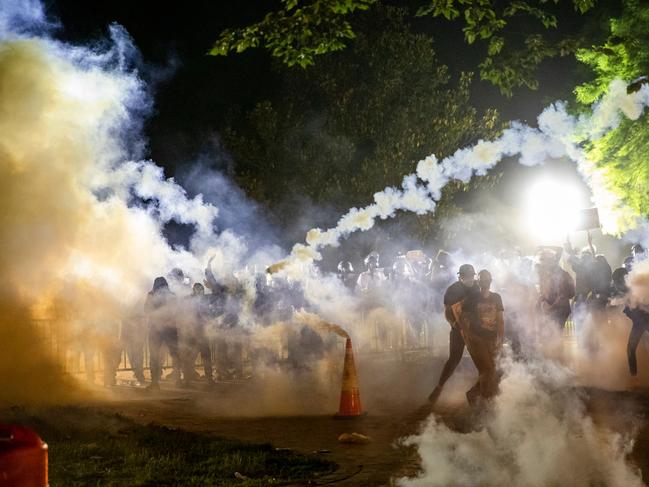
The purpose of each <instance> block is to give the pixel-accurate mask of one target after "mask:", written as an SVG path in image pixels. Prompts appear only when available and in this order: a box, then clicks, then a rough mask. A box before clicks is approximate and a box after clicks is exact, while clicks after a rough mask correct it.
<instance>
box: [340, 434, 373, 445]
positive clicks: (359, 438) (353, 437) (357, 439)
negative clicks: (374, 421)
mask: <svg viewBox="0 0 649 487" xmlns="http://www.w3.org/2000/svg"><path fill="white" fill-rule="evenodd" d="M338 441H339V442H340V443H352V444H356V445H364V444H366V443H369V442H370V441H372V438H370V437H369V436H366V435H362V434H360V433H356V432H354V433H343V434H341V435H340V436H339V437H338Z"/></svg>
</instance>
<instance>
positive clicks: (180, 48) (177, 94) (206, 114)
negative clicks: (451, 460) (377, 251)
mask: <svg viewBox="0 0 649 487" xmlns="http://www.w3.org/2000/svg"><path fill="white" fill-rule="evenodd" d="M392 3H393V4H394V5H399V6H406V7H409V8H411V9H412V11H414V8H413V5H418V4H419V3H417V2H392ZM46 5H47V8H48V11H49V12H50V13H51V14H53V15H55V16H56V17H58V18H59V19H60V21H61V25H62V29H61V30H59V32H58V33H57V36H58V37H59V38H61V39H65V40H70V41H73V42H82V43H88V42H90V43H91V42H97V41H98V40H99V39H101V38H102V37H105V35H106V29H107V26H108V25H109V24H110V23H112V22H117V23H119V24H121V25H122V26H124V27H125V28H126V30H127V31H128V32H129V33H130V35H131V36H132V37H133V39H134V41H135V44H136V46H137V47H138V49H140V51H141V53H142V56H143V61H144V63H145V64H146V65H148V67H149V68H150V72H149V73H148V77H149V80H150V81H153V83H152V86H153V87H154V97H155V106H154V112H153V113H152V114H151V116H150V117H149V119H148V121H147V124H146V135H147V137H148V138H149V143H150V145H149V147H150V154H149V156H150V157H151V158H153V159H154V160H156V161H157V162H158V164H160V165H162V166H163V167H165V169H166V171H167V173H169V175H173V173H174V171H175V168H176V166H177V165H179V164H182V163H184V162H186V160H187V159H188V158H191V157H193V156H194V155H195V154H196V153H197V152H198V151H200V148H201V146H202V145H203V144H205V142H206V140H208V139H209V138H210V137H211V136H213V135H214V134H217V133H218V128H219V125H220V123H221V122H222V121H223V117H224V115H225V113H227V111H228V110H229V109H231V108H232V107H235V106H236V107H241V108H243V109H245V108H249V107H251V106H254V104H255V103H256V102H257V101H259V100H262V99H265V98H268V97H269V96H272V94H273V92H274V91H275V90H277V89H278V79H277V76H276V74H274V72H273V71H272V70H271V65H272V63H273V61H272V60H271V58H270V56H269V55H268V54H267V53H266V52H264V51H263V50H261V49H257V50H250V51H248V52H245V53H243V54H239V55H231V56H229V57H227V58H223V57H213V56H208V55H206V52H207V51H208V50H209V48H210V47H211V44H212V43H213V42H214V40H215V39H216V38H217V36H218V34H219V32H220V31H221V30H222V29H224V28H227V27H235V26H239V25H245V24H246V23H250V22H254V21H255V20H258V19H260V18H261V17H262V16H263V15H264V13H265V12H267V11H268V9H270V8H273V6H275V5H276V2H270V1H264V2H259V1H251V0H247V1H237V2H214V1H207V0H199V1H193V2H190V3H185V2H154V1H150V0H145V1H137V2H132V1H127V0H114V1H110V2H108V1H104V2H82V1H69V0H62V1H52V0H50V1H48V2H46ZM361 15H362V14H361ZM562 22H563V23H562V24H561V26H560V27H561V28H560V30H559V32H561V33H565V32H571V31H575V32H576V31H577V30H579V29H580V28H582V24H583V22H584V19H583V17H582V16H579V15H577V14H575V13H574V11H573V10H572V7H570V6H567V7H566V6H564V7H563V12H562ZM521 27H522V28H524V26H521ZM412 28H413V30H415V31H423V32H426V33H429V34H432V35H433V37H434V39H435V42H436V44H437V46H438V48H437V53H438V56H439V58H440V60H441V61H442V62H443V63H445V64H447V65H448V66H449V68H450V70H451V73H454V74H457V73H459V72H460V71H462V70H471V69H473V70H475V69H476V66H477V64H478V63H479V61H480V59H481V56H482V55H483V52H482V51H481V50H480V49H479V48H477V47H476V46H469V45H467V44H465V43H464V41H463V33H462V32H461V25H460V24H459V23H454V22H447V21H445V20H443V19H433V18H430V17H427V18H423V19H417V18H415V17H412ZM292 69H301V68H292ZM146 71H147V70H145V72H144V76H145V78H146V77H147V72H146ZM160 78H162V79H160ZM477 78H478V77H477V76H476V80H477ZM538 79H539V84H540V87H541V88H540V89H539V90H538V91H531V90H528V89H523V88H521V89H519V90H517V91H516V92H515V94H514V96H513V97H512V98H511V99H508V98H506V97H503V96H501V95H500V94H499V92H498V90H497V89H496V88H494V87H493V86H492V85H491V84H489V83H487V82H484V81H479V80H477V81H476V82H475V83H474V88H473V100H472V101H473V104H474V105H475V106H476V107H477V108H478V109H484V108H488V107H496V108H498V109H499V110H500V112H501V114H502V116H503V119H505V120H506V119H522V120H528V121H530V120H531V121H532V122H533V120H534V117H535V116H536V114H538V113H539V111H540V110H541V109H542V108H543V107H544V106H545V105H546V104H547V103H548V102H549V101H552V100H555V99H560V98H566V97H569V96H570V90H571V89H572V87H574V86H575V84H576V83H577V81H578V80H579V79H580V73H579V70H578V69H577V64H576V62H575V61H574V59H573V58H572V57H571V56H568V57H566V58H563V59H556V60H551V61H547V62H545V63H544V65H543V66H542V69H541V70H540V72H539V73H538ZM235 164H236V161H235Z"/></svg>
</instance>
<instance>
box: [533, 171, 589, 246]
mask: <svg viewBox="0 0 649 487" xmlns="http://www.w3.org/2000/svg"><path fill="white" fill-rule="evenodd" d="M526 199H527V201H526V207H525V209H526V211H525V220H526V226H527V229H528V230H529V231H530V232H531V233H532V234H533V235H534V237H535V238H536V239H539V240H543V241H545V242H550V241H552V242H556V243H560V242H562V241H563V239H565V238H566V235H568V234H569V233H570V232H571V231H573V230H574V229H575V227H576V226H577V224H578V222H579V210H580V209H581V197H580V191H579V188H577V187H576V186H573V185H571V184H568V183H563V182H560V181H556V180H551V179H542V180H540V181H538V182H537V183H536V184H534V185H533V186H532V187H531V188H530V189H529V190H528V191H527V194H526Z"/></svg>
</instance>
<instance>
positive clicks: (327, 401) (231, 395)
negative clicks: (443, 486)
mask: <svg viewBox="0 0 649 487" xmlns="http://www.w3.org/2000/svg"><path fill="white" fill-rule="evenodd" d="M360 362H361V363H360V364H359V370H360V373H359V375H360V382H361V384H362V386H361V396H362V399H363V401H364V405H365V409H366V411H367V413H368V414H367V415H366V416H365V417H363V418H360V419H357V420H351V421H349V420H336V419H333V417H332V414H331V413H333V412H335V410H336V407H337V401H338V397H337V396H336V394H333V393H332V394H331V396H333V397H326V398H324V397H323V396H321V395H320V396H319V395H315V397H311V398H308V399H307V400H305V401H304V402H303V403H301V404H300V405H299V407H297V408H296V410H297V411H298V412H297V413H296V412H295V411H294V410H293V409H289V410H288V413H287V414H282V413H279V414H278V413H277V412H276V411H275V412H273V413H272V414H268V415H264V414H254V408H253V407H252V405H254V404H255V402H256V401H257V400H258V399H259V398H258V397H257V395H258V394H259V390H258V388H257V387H255V386H254V385H253V384H248V383H245V382H244V383H232V384H221V385H219V386H218V387H217V389H216V390H211V391H201V390H189V391H188V390H181V389H175V388H173V387H171V386H168V385H166V386H164V387H163V389H162V391H160V392H159V393H157V394H155V395H151V394H150V393H148V392H146V391H143V390H140V389H133V388H128V387H123V388H118V392H117V394H116V395H114V396H113V397H112V399H111V400H110V401H108V402H102V407H103V408H109V409H110V410H114V411H115V412H118V413H120V414H123V415H125V416H127V417H130V418H133V419H134V420H136V421H138V422H142V423H150V422H155V423H159V424H164V425H168V426H172V427H179V428H183V429H187V430H190V431H200V432H204V433H209V434H214V435H218V436H223V437H229V438H236V439H240V440H247V441H252V442H270V443H271V444H272V445H273V446H274V447H276V448H288V449H292V450H295V451H297V452H301V453H310V452H318V454H320V455H324V456H326V458H327V459H329V460H332V461H334V462H336V463H337V464H338V465H339V469H338V471H337V472H336V473H334V474H332V475H330V476H328V477H327V478H322V479H319V480H318V484H321V485H322V484H324V483H326V482H327V481H330V482H331V483H335V484H336V485H345V486H352V485H358V486H361V485H363V486H374V485H376V486H380V485H391V484H392V482H393V481H394V479H396V478H399V477H402V476H408V475H414V474H415V473H416V472H417V469H418V457H417V454H416V452H415V451H414V450H413V449H412V448H406V447H404V446H402V445H400V443H399V440H400V439H401V438H404V437H405V436H408V435H409V434H412V433H415V432H417V431H418V429H419V428H420V426H421V424H422V422H423V421H424V420H425V419H426V418H427V417H428V415H429V414H430V413H431V409H430V408H429V407H428V406H427V405H426V396H427V394H428V392H429V390H430V388H431V387H432V384H433V379H434V378H436V377H437V370H439V366H440V365H441V364H440V363H439V362H440V361H439V360H429V361H424V362H422V361H421V360H414V361H408V360H403V357H402V360H398V361H395V362H394V363H393V364H392V366H391V367H388V368H386V367H385V364H382V365H381V366H380V367H378V366H376V367H375V366H374V365H373V363H372V361H371V360H366V361H365V362H363V361H360ZM473 374H474V371H473V369H472V365H471V364H470V362H469V361H468V360H464V361H463V363H462V364H461V365H460V367H459V371H458V373H457V374H456V376H454V378H453V379H452V381H451V382H449V384H448V387H447V391H445V395H444V396H443V398H442V400H440V402H439V404H438V405H437V406H436V407H435V409H434V411H432V412H434V413H435V415H436V416H437V418H438V419H441V420H442V421H444V422H445V423H446V424H447V425H448V426H449V427H451V428H453V429H455V430H458V431H463V430H465V429H467V428H470V425H468V424H467V422H468V421H469V419H468V418H470V409H469V408H468V406H467V405H466V402H465V400H464V397H463V391H464V390H466V389H467V388H468V387H467V386H468V383H469V381H470V380H471V377H472V376H473ZM583 392H584V397H585V402H586V405H587V409H588V412H589V414H590V415H591V417H592V418H593V420H594V421H595V423H596V424H599V425H602V426H606V427H607V428H609V429H612V430H614V431H618V432H621V433H628V432H629V431H631V430H633V431H636V442H635V445H634V449H633V452H632V454H631V456H630V458H631V461H632V462H633V463H634V464H636V465H638V466H639V467H640V468H641V469H642V472H643V478H645V479H646V478H649V422H648V421H647V418H648V415H649V391H647V390H637V391H634V392H623V391H617V392H616V391H605V390H602V389H594V388H590V389H589V388H584V389H583ZM320 393H322V391H320ZM313 403H317V404H318V406H316V407H313V409H312V411H308V410H303V407H304V406H305V405H306V406H307V407H308V405H309V404H313ZM238 405H239V406H240V407H238ZM351 432H358V433H361V434H364V435H367V436H369V437H370V438H371V441H370V442H369V443H367V444H362V445H361V444H351V445H350V444H341V443H340V442H339V441H338V436H339V435H340V434H342V433H351ZM242 473H244V474H245V472H242Z"/></svg>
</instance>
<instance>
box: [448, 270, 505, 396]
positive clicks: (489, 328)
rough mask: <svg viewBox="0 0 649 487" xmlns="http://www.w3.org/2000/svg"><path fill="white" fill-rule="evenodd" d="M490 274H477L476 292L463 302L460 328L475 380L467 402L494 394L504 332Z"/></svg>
mask: <svg viewBox="0 0 649 487" xmlns="http://www.w3.org/2000/svg"><path fill="white" fill-rule="evenodd" d="M491 280H492V278H491V273H490V272H489V271H488V270H486V269H483V270H481V271H480V272H479V273H478V288H479V289H480V292H479V293H473V294H471V295H470V296H468V297H467V298H466V299H465V300H464V301H463V302H462V313H461V314H460V320H459V321H460V323H459V325H460V328H461V330H462V335H463V337H464V341H465V342H466V346H467V349H468V351H469V354H470V355H471V358H472V359H473V363H474V364H475V367H476V369H478V374H479V376H478V381H477V382H476V384H475V385H474V386H473V387H472V388H471V389H469V391H467V393H466V397H467V400H468V401H469V404H475V402H476V401H477V399H478V397H483V398H484V399H488V398H490V397H493V396H494V395H495V394H496V391H497V389H498V377H497V373H496V356H497V354H498V351H499V350H500V348H501V346H502V343H503V337H504V335H505V320H504V318H503V313H504V307H503V300H502V298H501V297H500V294H498V293H494V292H491Z"/></svg>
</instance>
